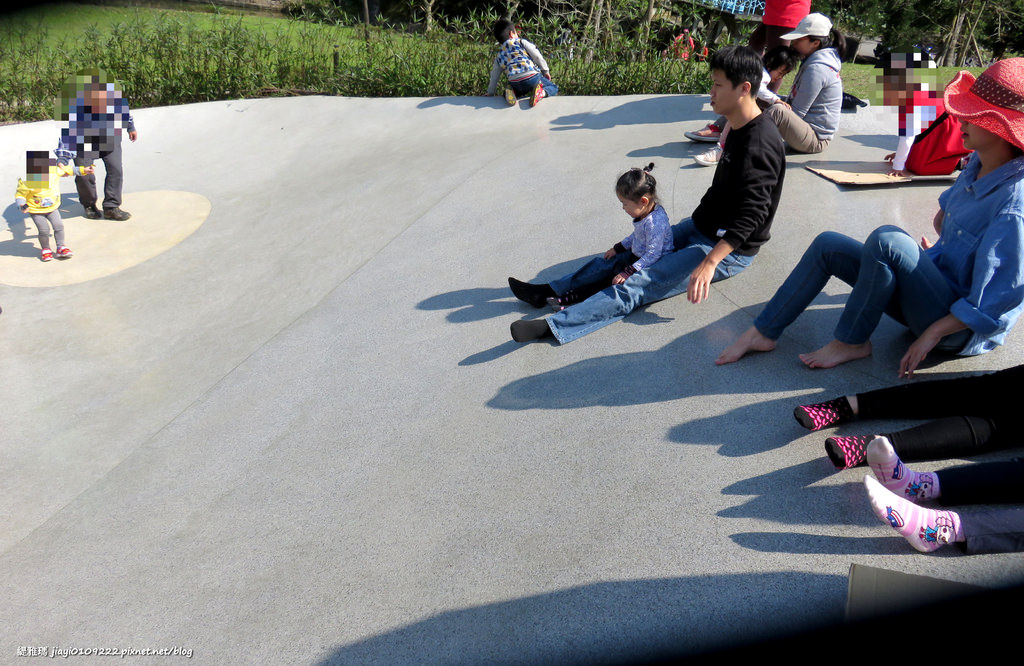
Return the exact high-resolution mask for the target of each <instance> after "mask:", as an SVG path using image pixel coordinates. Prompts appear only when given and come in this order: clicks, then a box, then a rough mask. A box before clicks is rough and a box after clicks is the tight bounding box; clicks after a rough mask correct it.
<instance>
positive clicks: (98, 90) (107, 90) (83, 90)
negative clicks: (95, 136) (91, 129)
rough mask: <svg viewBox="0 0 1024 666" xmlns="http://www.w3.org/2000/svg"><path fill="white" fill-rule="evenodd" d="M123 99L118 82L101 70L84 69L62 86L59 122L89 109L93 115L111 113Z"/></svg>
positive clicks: (58, 110) (58, 105)
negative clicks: (115, 102)
mask: <svg viewBox="0 0 1024 666" xmlns="http://www.w3.org/2000/svg"><path fill="white" fill-rule="evenodd" d="M120 97H121V88H120V86H119V85H118V83H117V82H116V81H114V80H113V78H111V77H110V76H108V75H107V73H106V72H104V71H103V70H101V69H96V68H90V69H84V70H82V71H80V72H79V73H77V74H75V75H74V76H72V77H71V78H69V79H68V80H67V81H66V82H65V83H64V85H63V86H61V96H60V99H59V100H58V102H57V114H58V120H68V119H69V116H70V114H71V113H73V112H76V110H77V109H80V108H82V107H87V108H88V109H89V110H90V111H91V112H93V113H110V112H112V109H111V108H110V106H111V105H112V104H113V103H114V101H115V100H117V99H118V98H120Z"/></svg>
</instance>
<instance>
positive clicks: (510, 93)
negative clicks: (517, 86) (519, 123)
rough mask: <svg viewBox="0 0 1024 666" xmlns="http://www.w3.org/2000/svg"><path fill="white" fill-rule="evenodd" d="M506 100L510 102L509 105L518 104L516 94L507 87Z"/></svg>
mask: <svg viewBox="0 0 1024 666" xmlns="http://www.w3.org/2000/svg"><path fill="white" fill-rule="evenodd" d="M505 101H506V102H508V105H509V106H515V105H516V94H515V93H514V92H513V91H512V89H511V88H505Z"/></svg>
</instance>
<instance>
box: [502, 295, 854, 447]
mask: <svg viewBox="0 0 1024 666" xmlns="http://www.w3.org/2000/svg"><path fill="white" fill-rule="evenodd" d="M739 279H743V278H742V277H740V278H739ZM823 298H824V299H825V300H824V301H819V300H816V301H815V303H814V304H815V305H820V304H821V303H822V302H828V301H829V300H832V299H844V298H845V297H843V296H839V295H836V296H831V295H825V296H824V297H823ZM762 307H763V304H762V305H758V306H755V307H751V308H749V310H751V311H753V312H760V310H761V308H762ZM642 312H643V310H637V311H636V312H634V313H632V314H630V315H629V316H627V317H626V318H624V319H623V320H622V321H621V322H615V323H613V324H610V325H611V326H622V325H624V324H629V323H640V324H641V325H644V324H650V323H664V322H666V321H671V320H669V319H667V318H658V319H656V320H654V321H652V320H651V319H649V318H648V319H646V320H645V318H644V317H638V316H637V315H638V314H639V313H642ZM801 317H802V318H803V319H804V321H803V322H802V324H803V326H805V327H806V326H811V327H818V328H821V327H822V326H824V325H825V324H824V323H821V322H829V323H830V324H831V326H834V324H835V319H836V317H837V313H836V308H814V309H810V310H808V311H807V312H805V313H804V314H802V315H801ZM750 322H751V319H750V315H749V314H748V313H747V312H746V311H745V310H737V311H734V312H731V313H729V314H728V315H726V316H725V317H722V318H720V319H718V320H717V321H714V322H710V323H708V324H705V325H703V326H701V327H700V328H698V329H696V330H694V331H691V332H689V333H686V334H684V335H682V336H681V337H679V338H677V339H675V340H673V341H672V342H670V343H668V344H666V345H664V346H662V347H661V348H659V349H652V350H648V351H636V352H629V353H623V354H613V355H609V356H602V357H599V358H590V359H585V360H582V361H577V362H575V363H572V364H570V365H567V366H565V367H562V368H557V369H554V370H550V371H548V372H545V373H542V374H539V375H534V376H532V377H523V378H520V379H517V380H515V381H513V382H511V383H510V384H507V385H505V386H504V387H502V388H501V389H500V390H499V391H498V394H497V395H495V396H494V397H493V398H492V399H491V400H489V401H488V403H487V405H488V406H489V407H493V408H495V409H509V410H522V409H580V408H585V407H594V406H596V405H601V406H608V407H622V406H630V405H643V404H654V403H660V402H668V401H672V400H679V399H681V398H689V397H693V396H714V395H732V394H735V393H747V392H750V391H752V390H755V389H756V388H760V390H761V391H764V392H768V391H772V392H774V391H780V390H799V389H804V388H807V386H808V385H809V383H810V382H809V380H810V377H811V376H813V377H815V379H814V380H810V381H815V380H816V379H817V378H820V374H819V375H809V374H808V373H815V372H818V371H812V370H809V369H808V368H806V367H805V366H804V365H803V364H802V363H800V361H799V360H794V359H786V364H785V365H780V364H779V360H778V350H777V351H776V352H774V353H772V354H751V355H750V356H749V357H747V358H745V359H743V360H742V361H740V362H739V363H737V364H731V365H726V366H716V365H715V364H714V359H715V358H716V357H717V356H718V354H719V353H720V352H721V351H722V349H723V348H724V347H725V346H726V345H727V344H729V343H731V341H732V340H733V339H735V337H736V336H737V335H739V334H740V333H741V332H742V331H744V330H746V329H747V328H748V327H749V326H750ZM831 326H830V327H829V329H827V330H831ZM709 337H710V338H713V339H715V340H718V339H721V340H723V341H725V340H728V342H725V343H724V344H722V345H721V346H709V345H710V343H709ZM784 338H786V336H785V335H784ZM527 344H536V343H527ZM570 344H586V342H585V338H583V339H581V340H577V341H575V342H572V343H570ZM772 357H775V358H774V359H773V358H772ZM855 363H857V362H855ZM849 365H854V364H849ZM759 409H767V410H771V409H777V407H774V408H773V407H772V406H771V404H770V403H769V404H768V405H763V403H762V407H760V408H759ZM790 409H792V408H790ZM720 418H728V415H726V416H725V417H720ZM695 441H701V440H700V439H699V438H698V439H696V440H695ZM762 450H763V447H762Z"/></svg>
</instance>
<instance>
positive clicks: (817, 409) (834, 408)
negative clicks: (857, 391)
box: [793, 395, 854, 430]
mask: <svg viewBox="0 0 1024 666" xmlns="http://www.w3.org/2000/svg"><path fill="white" fill-rule="evenodd" d="M793 416H794V417H796V420H797V423H799V424H800V425H802V426H803V427H805V428H807V429H808V430H821V429H822V428H827V427H829V426H833V425H836V424H837V423H846V422H847V421H852V420H853V418H854V414H853V407H851V406H850V401H849V400H847V399H846V396H845V395H844V396H842V397H839V398H836V399H835V400H829V401H828V402H819V403H818V404H816V405H800V406H799V407H797V408H796V409H794V410H793Z"/></svg>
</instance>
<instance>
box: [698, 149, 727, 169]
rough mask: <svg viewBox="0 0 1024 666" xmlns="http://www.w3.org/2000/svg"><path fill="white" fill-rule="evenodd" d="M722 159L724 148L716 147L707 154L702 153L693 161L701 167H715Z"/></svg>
mask: <svg viewBox="0 0 1024 666" xmlns="http://www.w3.org/2000/svg"><path fill="white" fill-rule="evenodd" d="M720 159H722V147H721V146H715V147H714V148H712V149H711V150H709V151H707V152H706V153H701V154H700V155H697V156H696V157H694V158H693V161H694V162H696V163H697V164H699V165H701V166H715V165H717V164H718V160H720Z"/></svg>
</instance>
